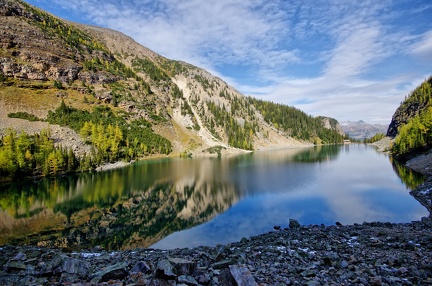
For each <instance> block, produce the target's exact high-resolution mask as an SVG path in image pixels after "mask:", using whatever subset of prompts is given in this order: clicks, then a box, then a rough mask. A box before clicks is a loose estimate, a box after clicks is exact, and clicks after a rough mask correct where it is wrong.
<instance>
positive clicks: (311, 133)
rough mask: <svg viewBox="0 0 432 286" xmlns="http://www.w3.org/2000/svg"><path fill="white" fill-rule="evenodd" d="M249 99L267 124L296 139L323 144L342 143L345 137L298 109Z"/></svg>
mask: <svg viewBox="0 0 432 286" xmlns="http://www.w3.org/2000/svg"><path fill="white" fill-rule="evenodd" d="M248 99H249V103H250V104H253V105H254V106H255V108H257V109H258V110H259V111H260V112H261V114H262V115H263V116H264V120H265V121H266V122H267V123H269V124H273V126H274V127H275V128H276V129H280V130H283V131H285V132H287V133H288V135H290V136H292V137H294V138H296V139H299V140H307V141H310V142H314V143H322V144H334V143H342V140H343V136H342V135H341V134H339V133H338V132H337V131H334V130H330V129H327V128H325V127H324V126H323V124H322V120H321V118H319V117H317V118H314V117H312V116H309V115H307V114H306V113H304V112H303V111H301V110H299V109H297V108H294V107H290V106H286V105H283V104H277V103H273V102H269V101H264V100H259V99H255V98H252V97H249V98H248Z"/></svg>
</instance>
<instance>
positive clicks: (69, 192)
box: [0, 145, 427, 249]
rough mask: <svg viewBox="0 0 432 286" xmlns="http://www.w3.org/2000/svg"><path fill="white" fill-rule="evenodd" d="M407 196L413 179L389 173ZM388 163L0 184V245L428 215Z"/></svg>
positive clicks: (328, 156)
mask: <svg viewBox="0 0 432 286" xmlns="http://www.w3.org/2000/svg"><path fill="white" fill-rule="evenodd" d="M394 168H395V171H397V173H398V174H403V176H402V177H401V178H402V179H406V180H409V182H407V183H406V184H407V185H408V186H409V187H410V188H412V187H413V186H414V185H415V184H417V183H418V182H421V178H419V177H418V176H416V175H415V174H414V173H412V172H410V171H407V169H405V168H404V167H403V166H397V167H394ZM395 171H394V170H393V168H392V164H390V163H389V159H388V157H387V156H385V155H383V154H380V153H377V152H376V151H375V150H374V149H372V148H370V147H367V146H364V145H345V146H320V147H314V148H302V149H287V150H278V151H269V152H256V153H253V154H246V155H240V156H235V157H231V158H222V159H216V158H198V159H162V160H151V161H142V162H137V163H134V164H132V165H130V166H128V167H125V168H122V169H116V170H109V171H105V172H98V173H88V174H79V175H73V176H66V177H63V178H49V179H44V180H40V181H37V182H29V181H28V182H24V183H15V184H7V185H1V186H0V188H1V192H2V197H1V198H0V208H1V211H0V244H4V243H21V244H38V245H48V246H57V247H68V248H72V249H77V248H89V247H91V246H96V245H101V246H103V247H105V248H107V249H124V248H132V247H148V246H150V245H152V247H159V248H174V247H192V246H197V245H215V244H217V243H227V242H231V241H236V240H239V239H241V238H242V237H244V236H250V235H256V234H259V233H262V232H266V231H268V230H271V228H272V227H273V225H282V226H287V224H288V221H289V218H295V219H298V220H299V221H300V223H302V224H311V223H313V224H321V223H324V224H333V223H334V222H335V221H340V222H342V223H344V224H348V223H354V222H358V223H361V222H363V221H392V222H402V221H411V220H416V219H420V218H421V217H422V216H425V215H426V214H427V211H426V209H425V208H423V207H422V206H421V205H420V204H419V203H418V202H417V201H415V200H414V199H413V198H412V197H411V196H410V195H409V194H408V191H407V189H406V187H405V185H404V184H403V183H402V182H401V181H400V179H399V178H398V176H397V175H396V173H395Z"/></svg>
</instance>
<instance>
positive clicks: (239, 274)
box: [229, 265, 258, 286]
mask: <svg viewBox="0 0 432 286" xmlns="http://www.w3.org/2000/svg"><path fill="white" fill-rule="evenodd" d="M229 270H230V273H231V275H232V277H233V278H234V280H235V282H236V283H237V285H238V286H255V285H256V286H258V284H257V283H256V281H255V278H254V277H253V276H252V274H251V272H250V271H249V269H248V268H247V267H246V266H244V265H243V266H240V265H230V266H229Z"/></svg>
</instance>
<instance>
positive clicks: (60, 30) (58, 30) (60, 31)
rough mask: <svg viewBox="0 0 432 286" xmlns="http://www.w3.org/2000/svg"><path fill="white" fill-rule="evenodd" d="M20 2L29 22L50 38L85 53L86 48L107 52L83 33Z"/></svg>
mask: <svg viewBox="0 0 432 286" xmlns="http://www.w3.org/2000/svg"><path fill="white" fill-rule="evenodd" d="M19 2H20V3H21V4H22V5H24V6H25V8H26V10H27V11H28V13H25V16H26V18H27V19H28V20H29V21H31V22H32V23H34V24H35V25H36V26H38V27H39V28H41V29H42V30H43V31H45V33H46V34H47V35H48V36H51V37H54V36H56V37H59V38H60V39H62V40H63V41H64V43H65V44H67V45H68V46H69V47H70V48H72V49H73V50H78V51H83V50H84V48H86V49H87V50H88V51H90V52H91V51H92V50H99V51H104V52H106V51H107V49H106V48H105V47H104V46H103V45H102V44H100V43H98V42H96V41H94V40H93V39H92V38H91V37H90V36H89V35H88V34H86V33H84V32H83V31H81V30H79V29H76V28H75V27H74V26H72V25H69V24H66V23H65V22H63V21H61V20H59V19H57V18H56V17H54V16H51V15H50V14H48V13H46V12H44V11H42V10H39V9H37V8H34V7H33V6H30V5H28V4H27V3H25V2H22V1H19Z"/></svg>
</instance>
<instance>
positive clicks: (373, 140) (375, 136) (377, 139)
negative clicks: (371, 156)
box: [363, 133, 385, 144]
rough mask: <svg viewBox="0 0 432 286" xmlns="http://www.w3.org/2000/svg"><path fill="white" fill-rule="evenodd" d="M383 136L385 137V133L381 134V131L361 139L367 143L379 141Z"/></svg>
mask: <svg viewBox="0 0 432 286" xmlns="http://www.w3.org/2000/svg"><path fill="white" fill-rule="evenodd" d="M384 137H385V134H383V133H377V134H375V135H374V136H372V137H371V138H365V139H364V140H363V142H364V143H366V144H367V143H374V142H377V141H380V140H381V139H383V138H384Z"/></svg>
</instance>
